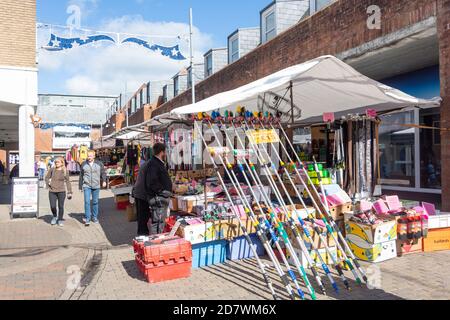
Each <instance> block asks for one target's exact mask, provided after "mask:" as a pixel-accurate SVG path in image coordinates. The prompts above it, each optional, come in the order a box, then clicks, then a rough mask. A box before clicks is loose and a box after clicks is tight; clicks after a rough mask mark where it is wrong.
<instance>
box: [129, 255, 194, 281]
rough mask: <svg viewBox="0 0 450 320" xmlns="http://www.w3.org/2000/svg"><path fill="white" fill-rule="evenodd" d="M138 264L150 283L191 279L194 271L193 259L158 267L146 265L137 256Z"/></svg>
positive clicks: (162, 264) (163, 264)
mask: <svg viewBox="0 0 450 320" xmlns="http://www.w3.org/2000/svg"><path fill="white" fill-rule="evenodd" d="M136 264H137V266H138V268H139V270H140V271H141V272H142V274H143V275H144V276H145V278H146V279H147V281H148V282H149V283H158V282H164V281H170V280H177V279H183V278H189V277H190V276H191V271H192V259H191V260H190V261H186V260H184V259H181V260H179V261H178V262H175V261H173V260H172V261H171V262H169V263H167V264H166V263H161V264H159V265H158V266H154V265H149V264H145V263H144V262H143V261H142V260H141V259H140V258H139V257H138V256H136Z"/></svg>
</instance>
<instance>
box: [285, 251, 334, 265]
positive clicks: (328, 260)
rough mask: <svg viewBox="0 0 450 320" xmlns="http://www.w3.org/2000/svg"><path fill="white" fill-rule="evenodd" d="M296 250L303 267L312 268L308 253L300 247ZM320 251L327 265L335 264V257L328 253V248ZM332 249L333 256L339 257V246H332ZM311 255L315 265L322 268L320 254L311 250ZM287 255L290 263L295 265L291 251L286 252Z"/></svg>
mask: <svg viewBox="0 0 450 320" xmlns="http://www.w3.org/2000/svg"><path fill="white" fill-rule="evenodd" d="M294 251H295V253H296V254H297V257H298V258H299V260H300V263H301V265H302V266H303V268H305V269H306V268H310V265H309V263H308V259H307V257H306V255H305V254H304V253H303V252H302V251H301V250H300V249H299V248H294ZM318 251H319V254H320V256H321V257H322V259H323V261H324V262H325V263H326V264H327V265H333V258H331V257H330V255H329V254H328V253H327V250H326V249H319V250H318ZM330 251H331V254H332V255H333V257H334V258H335V259H336V260H337V259H338V254H337V248H336V247H330ZM309 256H310V257H311V259H312V261H313V263H314V266H315V267H317V268H322V263H321V261H320V258H319V257H318V255H317V253H316V252H315V251H311V252H310V253H309ZM286 257H287V259H288V262H289V264H291V265H293V266H295V261H294V258H293V257H292V256H291V254H290V253H289V251H288V252H287V253H286Z"/></svg>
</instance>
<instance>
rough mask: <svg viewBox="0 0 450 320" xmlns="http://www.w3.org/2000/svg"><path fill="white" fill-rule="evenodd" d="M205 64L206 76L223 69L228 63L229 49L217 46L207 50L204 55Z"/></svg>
mask: <svg viewBox="0 0 450 320" xmlns="http://www.w3.org/2000/svg"><path fill="white" fill-rule="evenodd" d="M203 59H204V65H205V78H208V77H209V76H211V75H213V74H214V73H216V72H217V71H220V70H222V69H223V68H225V67H226V66H227V64H228V49H227V48H216V49H211V50H209V51H208V52H206V53H205V54H204V56H203Z"/></svg>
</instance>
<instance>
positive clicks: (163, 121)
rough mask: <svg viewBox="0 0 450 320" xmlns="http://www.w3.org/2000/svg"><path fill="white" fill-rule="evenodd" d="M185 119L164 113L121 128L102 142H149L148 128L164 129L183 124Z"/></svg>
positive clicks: (149, 133)
mask: <svg viewBox="0 0 450 320" xmlns="http://www.w3.org/2000/svg"><path fill="white" fill-rule="evenodd" d="M184 120H185V119H184V117H183V116H180V115H171V114H169V113H165V114H162V115H159V116H156V117H154V118H153V119H151V120H148V121H146V122H143V123H141V124H138V125H135V126H130V127H126V128H123V129H122V130H120V131H118V132H116V133H113V134H112V135H110V136H107V137H104V138H103V139H104V140H107V141H109V140H125V141H149V140H150V136H151V132H150V131H149V128H164V127H165V126H168V125H171V124H172V123H174V122H183V121H184Z"/></svg>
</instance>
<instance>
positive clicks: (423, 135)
mask: <svg viewBox="0 0 450 320" xmlns="http://www.w3.org/2000/svg"><path fill="white" fill-rule="evenodd" d="M440 119H441V116H440V109H439V108H432V109H426V110H420V125H421V126H426V127H430V129H420V174H421V177H420V184H421V188H424V189H440V188H441V172H442V171H441V170H442V169H441V131H440V130H434V129H431V128H440V126H441V123H440Z"/></svg>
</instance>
